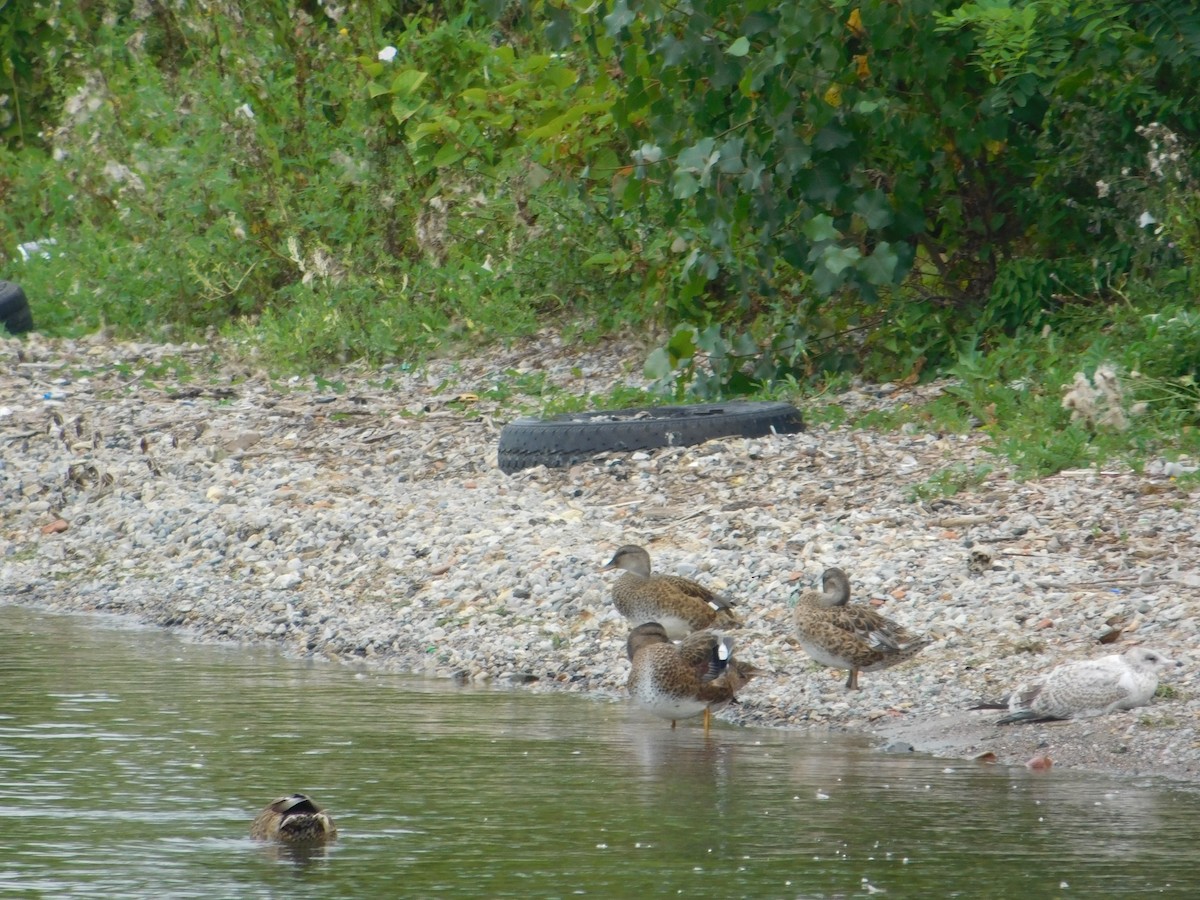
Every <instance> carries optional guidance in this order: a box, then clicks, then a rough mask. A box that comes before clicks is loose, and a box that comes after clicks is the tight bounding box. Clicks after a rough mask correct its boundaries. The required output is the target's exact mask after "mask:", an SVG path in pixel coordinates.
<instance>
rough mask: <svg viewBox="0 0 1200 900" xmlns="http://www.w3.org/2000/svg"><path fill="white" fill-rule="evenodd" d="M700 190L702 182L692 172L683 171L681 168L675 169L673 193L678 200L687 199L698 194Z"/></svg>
mask: <svg viewBox="0 0 1200 900" xmlns="http://www.w3.org/2000/svg"><path fill="white" fill-rule="evenodd" d="M699 190H700V182H699V180H698V179H697V178H696V176H695V175H693V174H692V173H691V172H683V171H680V170H679V169H676V170H675V174H674V176H673V178H672V187H671V195H672V196H673V197H674V198H675V199H676V200H687V199H688V198H689V197H694V196H696V193H697V192H698V191H699Z"/></svg>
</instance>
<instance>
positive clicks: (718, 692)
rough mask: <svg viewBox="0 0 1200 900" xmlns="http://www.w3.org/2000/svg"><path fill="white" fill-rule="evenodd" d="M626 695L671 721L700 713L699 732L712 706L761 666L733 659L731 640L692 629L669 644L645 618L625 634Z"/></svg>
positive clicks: (718, 705)
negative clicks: (682, 637)
mask: <svg viewBox="0 0 1200 900" xmlns="http://www.w3.org/2000/svg"><path fill="white" fill-rule="evenodd" d="M626 650H627V652H628V654H629V660H630V662H631V663H632V664H633V665H632V667H631V668H630V670H629V696H631V697H632V698H633V700H634V702H635V703H637V704H638V705H639V706H641V707H642V708H643V709H645V710H647V711H649V712H652V713H654V715H656V716H661V717H662V718H664V719H670V720H671V727H672V728H674V727H675V721H676V720H677V719H688V718H691V717H692V716H698V715H700V714H701V713H703V714H704V730H705V732H707V731H708V730H709V728H710V727H711V724H712V710H714V709H720V708H721V707H722V706H725V705H726V704H727V703H729V702H730V701H731V700H733V698H734V694H736V693H737V691H738V690H740V689H741V687H742V686H743V685H745V684H746V682H748V681H749V680H750V679H751V678H753V677H754V676H755V675H761V674H762V672H761V670H759V669H757V668H755V667H754V666H752V665H750V664H749V663H744V662H741V661H740V660H735V659H734V658H733V640H732V638H727V637H722V636H720V635H718V634H714V633H713V632H711V631H696V632H693V633H692V634H689V635H687V636H686V637H684V639H683V640H682V641H680V642H679V644H673V643H671V639H670V638H669V637H668V636H667V630H666V629H665V628H663V626H662V625H660V624H659V623H658V622H645V623H643V624H641V625H638V626H637V627H636V628H634V629H633V630H632V631H630V632H629V638H628V640H627V641H626Z"/></svg>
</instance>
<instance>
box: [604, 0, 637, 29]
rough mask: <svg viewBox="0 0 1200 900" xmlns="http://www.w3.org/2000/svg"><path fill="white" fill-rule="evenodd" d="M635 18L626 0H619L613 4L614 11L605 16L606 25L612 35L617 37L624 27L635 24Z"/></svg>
mask: <svg viewBox="0 0 1200 900" xmlns="http://www.w3.org/2000/svg"><path fill="white" fill-rule="evenodd" d="M633 18H634V16H633V13H632V12H630V10H629V4H628V3H626V2H625V0H617V2H616V3H614V4H613V10H612V12H610V13H609V14H608V15H607V16H605V17H604V27H605V29H606V30H607V31H608V33H609V34H610V35H611V36H613V37H616V36H617V35H618V33H619V32H620V31H621V30H622V29H623V28H627V27H629V26H630V25H631V24H633Z"/></svg>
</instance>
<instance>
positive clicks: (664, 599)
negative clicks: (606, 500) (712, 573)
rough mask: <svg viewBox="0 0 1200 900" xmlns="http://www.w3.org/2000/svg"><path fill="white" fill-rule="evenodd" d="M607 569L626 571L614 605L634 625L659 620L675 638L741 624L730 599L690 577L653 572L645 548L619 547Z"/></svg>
mask: <svg viewBox="0 0 1200 900" xmlns="http://www.w3.org/2000/svg"><path fill="white" fill-rule="evenodd" d="M604 569H605V570H608V569H623V570H624V573H625V574H623V575H622V576H621V577H620V578H618V579H617V580H616V582H615V583H614V584H613V587H612V599H613V605H614V606H615V607H616V608H617V612H619V613H620V614H621V615H622V616H624V617H625V618H626V619H628V620H629V623H630V625H632V626H634V627H636V626H638V625H645V624H646V623H648V622H657V623H659V625H661V626H662V627H663V628H665V629H666V631H667V637H668V638H669V639H670V640H672V641H678V640H682V639H683V638H684V637H686V636H687V635H689V634H691V633H692V632H693V631H700V630H702V629H705V628H709V627H715V628H722V629H724V628H739V627H741V624H742V622H741V620H740V619H738V617H737V615H736V614H735V613H734V612H733V605H734V604H733V602H732V601H731V600H727V599H725V598H724V597H719V596H717V595H716V594H714V593H713V592H712V591H710V590H709V589H708V588H706V587H704V585H702V584H697V583H696V582H694V581H692V580H691V579H690V578H682V577H680V576H678V575H652V574H651V573H650V554H649V553H647V552H646V549H645V548H644V547H638V546H636V545H634V544H626V545H625V546H623V547H618V548H617V552H616V553H615V554H613V558H612V559H611V560H609V562H608V564H607V565H605V566H604Z"/></svg>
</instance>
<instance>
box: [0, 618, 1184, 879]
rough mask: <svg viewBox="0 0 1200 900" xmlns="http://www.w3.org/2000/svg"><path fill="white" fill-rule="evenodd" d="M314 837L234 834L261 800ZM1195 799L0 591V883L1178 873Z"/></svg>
mask: <svg viewBox="0 0 1200 900" xmlns="http://www.w3.org/2000/svg"><path fill="white" fill-rule="evenodd" d="M293 791H304V792H306V793H308V794H310V795H312V797H313V798H314V799H316V800H317V801H318V802H320V803H322V804H323V805H324V806H326V808H327V809H328V810H329V811H330V812H331V813H332V814H333V815H334V817H335V819H336V821H337V824H338V827H339V830H340V832H341V837H340V838H339V840H338V841H337V842H336V843H335V844H334V845H333V846H332V847H331V848H330V849H329V850H328V851H327V852H325V853H323V854H316V855H311V856H292V855H289V854H287V853H283V852H280V851H278V850H275V849H273V848H271V847H269V846H265V845H262V844H259V843H256V842H253V841H251V840H250V839H249V838H248V836H247V831H248V828H249V824H250V820H251V819H252V818H253V816H254V814H255V813H256V812H257V810H258V809H259V808H260V807H261V806H263V805H265V804H266V803H267V802H268V801H270V800H272V799H273V798H274V797H276V796H277V795H280V794H284V793H291V792H293ZM1198 831H1200V796H1198V794H1197V793H1196V792H1195V791H1194V790H1192V789H1190V788H1185V787H1179V786H1174V785H1170V784H1167V783H1163V782H1154V781H1140V780H1134V781H1131V780H1115V779H1105V778H1101V777H1097V776H1093V775H1079V774H1071V773H1067V772H1062V771H1053V770H1052V771H1051V772H1047V773H1029V772H1026V771H1025V770H1023V769H1021V770H1010V769H1004V768H996V767H980V766H976V765H974V764H971V763H947V762H946V761H945V760H936V759H930V758H925V757H921V756H914V755H911V754H909V755H903V756H901V755H890V754H881V753H877V752H873V751H872V750H870V748H869V747H868V745H867V744H865V743H864V742H861V741H856V740H853V739H840V738H839V739H835V740H834V739H830V740H823V739H818V738H813V737H811V736H806V735H803V734H798V733H794V732H783V731H774V730H759V729H744V728H735V727H732V726H729V725H725V724H723V723H718V724H717V726H716V728H715V729H714V731H713V732H712V734H711V735H710V736H709V737H708V738H705V736H704V735H703V733H702V731H701V729H700V728H699V727H698V725H693V724H691V723H689V724H687V725H681V726H680V727H679V728H678V729H677V730H676V731H674V732H672V731H671V729H670V727H669V726H668V725H667V724H666V723H664V722H661V721H658V720H655V719H651V718H649V717H646V716H644V715H642V714H641V713H639V712H638V711H636V710H634V709H631V708H629V707H628V705H627V704H625V703H608V702H599V701H589V700H584V699H580V698H577V697H559V696H531V695H529V694H527V693H523V692H520V691H515V690H514V691H482V690H466V689H461V688H456V687H454V686H452V685H449V684H445V683H441V682H429V681H422V680H413V679H405V678H400V677H395V676H386V675H379V674H375V673H372V672H369V671H355V670H353V669H350V668H347V667H344V666H339V665H336V664H332V663H305V662H301V661H296V660H289V659H284V658H281V657H279V656H276V655H274V654H273V653H270V652H267V651H264V650H254V649H246V648H236V649H233V648H227V647H209V646H200V645H196V644H191V643H187V642H184V641H182V640H179V639H177V638H174V637H172V636H170V635H167V634H164V633H161V632H158V631H152V630H142V629H130V628H115V627H114V626H113V623H112V620H108V619H101V618H76V617H59V616H49V615H43V614H38V613H33V612H29V611H26V610H22V609H17V608H13V607H3V606H0V895H3V896H21V897H53V898H59V897H106V898H107V897H146V898H150V897H153V898H162V897H171V898H186V897H229V898H243V897H277V896H287V897H289V898H305V897H322V898H332V897H431V896H456V897H465V896H475V897H522V898H529V897H568V896H573V895H580V896H592V897H634V896H638V895H645V896H658V895H676V894H687V895H692V896H699V897H709V896H714V897H715V896H729V897H784V898H797V897H804V898H816V897H854V896H870V895H873V894H874V892H876V891H886V892H887V893H886V894H884V895H882V896H887V897H892V898H895V897H954V896H957V897H1015V896H1019V895H1021V894H1024V895H1025V896H1027V897H1034V898H1036V897H1050V896H1076V897H1099V896H1104V897H1111V896H1120V895H1125V896H1131V897H1132V896H1137V897H1141V896H1146V895H1150V894H1154V895H1156V896H1177V897H1188V896H1197V895H1200V876H1198V875H1197V874H1196V865H1195V861H1194V855H1193V854H1194V849H1193V848H1194V839H1193V836H1194V835H1195V834H1196V833H1197V832H1198Z"/></svg>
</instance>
